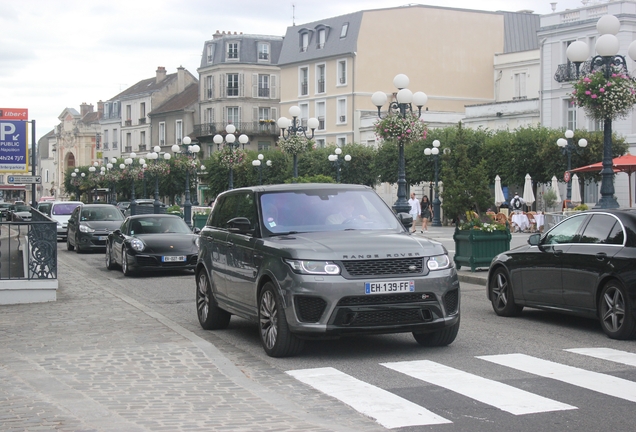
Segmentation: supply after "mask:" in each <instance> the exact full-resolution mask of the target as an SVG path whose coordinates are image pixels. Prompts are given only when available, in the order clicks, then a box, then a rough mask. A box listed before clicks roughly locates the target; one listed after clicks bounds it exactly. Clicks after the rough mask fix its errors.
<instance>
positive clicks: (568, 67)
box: [554, 60, 592, 83]
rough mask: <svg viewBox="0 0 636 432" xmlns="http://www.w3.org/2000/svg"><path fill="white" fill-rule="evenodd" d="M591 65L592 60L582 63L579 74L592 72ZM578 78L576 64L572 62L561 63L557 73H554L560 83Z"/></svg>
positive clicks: (555, 78)
mask: <svg viewBox="0 0 636 432" xmlns="http://www.w3.org/2000/svg"><path fill="white" fill-rule="evenodd" d="M591 65H592V61H591V60H588V61H586V62H583V63H581V66H580V68H579V76H583V75H585V74H588V73H590V69H591ZM576 79H577V77H576V65H575V64H574V63H571V62H570V63H565V64H560V65H559V66H558V67H557V70H556V73H555V74H554V80H555V81H556V82H560V83H562V82H568V81H574V80H576Z"/></svg>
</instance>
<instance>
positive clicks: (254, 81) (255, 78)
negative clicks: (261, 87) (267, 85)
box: [252, 74, 258, 98]
mask: <svg viewBox="0 0 636 432" xmlns="http://www.w3.org/2000/svg"><path fill="white" fill-rule="evenodd" d="M252 97H253V98H255V97H258V74H252Z"/></svg>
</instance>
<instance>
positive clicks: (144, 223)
mask: <svg viewBox="0 0 636 432" xmlns="http://www.w3.org/2000/svg"><path fill="white" fill-rule="evenodd" d="M165 233H177V234H192V231H191V230H190V228H189V227H188V225H186V223H185V222H184V221H183V219H181V218H177V217H174V218H172V217H170V218H165V217H144V218H137V219H133V220H132V221H131V222H130V235H138V234H165Z"/></svg>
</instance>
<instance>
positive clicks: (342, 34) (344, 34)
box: [340, 22, 349, 38]
mask: <svg viewBox="0 0 636 432" xmlns="http://www.w3.org/2000/svg"><path fill="white" fill-rule="evenodd" d="M348 30H349V23H348V22H347V23H344V24H343V25H342V29H341V30H340V37H341V38H344V37H347V31H348Z"/></svg>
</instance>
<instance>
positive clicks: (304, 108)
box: [298, 103, 309, 127]
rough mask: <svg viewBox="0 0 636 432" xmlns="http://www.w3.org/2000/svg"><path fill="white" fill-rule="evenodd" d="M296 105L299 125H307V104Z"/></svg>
mask: <svg viewBox="0 0 636 432" xmlns="http://www.w3.org/2000/svg"><path fill="white" fill-rule="evenodd" d="M298 107H299V108H300V125H301V126H302V127H307V120H308V119H309V104H308V103H303V104H298Z"/></svg>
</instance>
